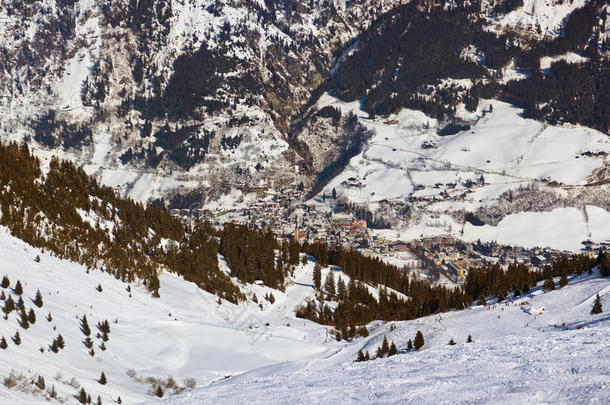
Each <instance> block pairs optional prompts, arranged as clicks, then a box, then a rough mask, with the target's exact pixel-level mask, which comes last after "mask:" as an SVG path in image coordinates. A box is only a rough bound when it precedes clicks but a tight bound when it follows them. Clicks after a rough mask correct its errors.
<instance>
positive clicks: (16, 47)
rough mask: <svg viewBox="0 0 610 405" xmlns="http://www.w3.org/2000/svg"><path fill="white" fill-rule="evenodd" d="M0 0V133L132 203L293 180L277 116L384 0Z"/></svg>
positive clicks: (299, 99) (292, 160)
mask: <svg viewBox="0 0 610 405" xmlns="http://www.w3.org/2000/svg"><path fill="white" fill-rule="evenodd" d="M371 3H372V2H370V1H368V0H366V1H356V2H351V3H350V5H349V7H347V8H346V6H345V3H344V2H338V1H335V0H333V1H313V2H304V1H296V0H295V1H273V0H269V1H264V2H263V1H252V0H240V1H209V0H205V1H204V0H202V1H193V0H190V1H186V2H185V1H172V0H164V1H160V2H148V1H136V0H132V1H130V2H127V3H125V2H121V1H110V0H109V1H103V2H89V1H84V0H83V1H66V2H64V1H62V2H55V1H45V2H36V3H31V4H30V3H24V4H20V5H14V4H12V3H11V2H9V1H5V2H3V3H2V6H3V7H2V9H3V11H2V14H0V23H1V24H2V29H3V32H10V33H11V35H10V36H7V37H6V38H5V39H4V40H3V41H2V42H1V43H0V47H1V49H2V52H3V55H4V57H3V58H2V67H3V69H2V71H3V73H2V85H1V86H2V88H1V89H0V90H1V91H0V94H1V97H2V102H1V103H0V104H1V108H2V111H3V116H5V117H6V118H5V119H3V122H2V138H3V139H4V140H6V139H19V140H20V139H22V138H24V137H25V138H26V139H28V140H32V146H33V147H35V148H36V149H42V150H46V149H50V150H53V151H54V152H58V151H63V152H65V153H66V155H65V156H67V157H70V158H71V159H76V160H77V161H78V162H79V163H80V164H87V165H88V166H87V170H88V172H89V173H94V174H96V176H98V178H99V179H100V180H102V181H103V182H104V183H105V184H108V185H112V186H120V187H121V190H122V191H123V192H124V193H126V194H127V193H129V195H130V196H132V197H134V198H136V199H138V200H146V199H148V198H151V197H159V196H163V195H166V194H167V193H168V192H169V191H172V190H175V189H177V188H178V187H179V186H183V187H187V188H194V187H195V186H201V185H202V186H203V187H204V189H206V190H207V191H208V192H211V193H213V194H217V193H219V192H224V191H226V189H231V188H245V185H248V184H252V183H253V182H254V183H256V182H258V181H267V180H271V181H277V182H280V183H287V184H293V183H294V181H295V180H296V179H297V178H298V171H295V169H294V165H295V164H297V163H298V161H299V158H298V156H296V155H294V152H290V147H289V144H288V142H287V139H286V129H287V126H288V121H289V117H290V116H291V115H292V114H294V113H295V112H297V111H298V110H299V109H300V108H301V106H303V105H304V104H305V103H306V102H307V100H308V99H309V97H310V94H311V92H312V91H313V90H314V89H316V88H317V87H319V86H323V85H324V82H325V78H326V76H327V71H328V68H329V65H330V59H331V56H332V53H333V52H334V51H335V50H337V49H339V48H340V47H341V46H342V45H343V44H344V43H345V42H346V41H347V40H348V39H350V38H351V37H353V36H354V35H356V33H357V32H358V30H359V29H360V28H361V27H362V26H366V25H367V24H368V19H369V18H372V17H374V16H375V15H377V14H379V13H381V12H382V11H383V10H387V9H388V7H389V5H391V4H392V2H390V1H384V2H374V3H375V4H376V5H375V7H371V6H370V5H371Z"/></svg>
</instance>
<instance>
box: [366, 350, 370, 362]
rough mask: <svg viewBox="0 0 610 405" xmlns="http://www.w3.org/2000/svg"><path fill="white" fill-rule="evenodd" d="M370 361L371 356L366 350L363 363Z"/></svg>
mask: <svg viewBox="0 0 610 405" xmlns="http://www.w3.org/2000/svg"><path fill="white" fill-rule="evenodd" d="M370 359H371V355H370V354H369V351H368V350H367V351H366V353H364V361H368V360H370Z"/></svg>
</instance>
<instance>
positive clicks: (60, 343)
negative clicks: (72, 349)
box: [57, 334, 66, 349]
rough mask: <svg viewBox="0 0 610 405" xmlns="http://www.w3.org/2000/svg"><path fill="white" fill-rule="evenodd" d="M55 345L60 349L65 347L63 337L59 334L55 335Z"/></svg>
mask: <svg viewBox="0 0 610 405" xmlns="http://www.w3.org/2000/svg"><path fill="white" fill-rule="evenodd" d="M57 347H59V348H60V349H63V348H64V347H66V343H65V342H64V337H63V336H62V335H61V334H59V335H57Z"/></svg>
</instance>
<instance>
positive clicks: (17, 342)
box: [13, 331, 21, 346]
mask: <svg viewBox="0 0 610 405" xmlns="http://www.w3.org/2000/svg"><path fill="white" fill-rule="evenodd" d="M13 342H14V343H15V344H16V345H17V346H19V345H20V344H21V336H19V331H17V332H16V333H15V336H14V337H13Z"/></svg>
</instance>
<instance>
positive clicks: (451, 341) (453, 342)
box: [449, 338, 455, 346]
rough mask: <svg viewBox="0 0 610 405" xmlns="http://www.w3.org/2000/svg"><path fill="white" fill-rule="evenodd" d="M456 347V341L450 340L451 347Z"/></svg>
mask: <svg viewBox="0 0 610 405" xmlns="http://www.w3.org/2000/svg"><path fill="white" fill-rule="evenodd" d="M454 345H455V341H454V340H453V338H451V340H449V346H454Z"/></svg>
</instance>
